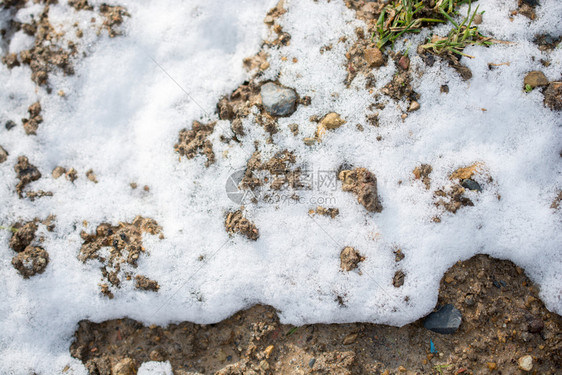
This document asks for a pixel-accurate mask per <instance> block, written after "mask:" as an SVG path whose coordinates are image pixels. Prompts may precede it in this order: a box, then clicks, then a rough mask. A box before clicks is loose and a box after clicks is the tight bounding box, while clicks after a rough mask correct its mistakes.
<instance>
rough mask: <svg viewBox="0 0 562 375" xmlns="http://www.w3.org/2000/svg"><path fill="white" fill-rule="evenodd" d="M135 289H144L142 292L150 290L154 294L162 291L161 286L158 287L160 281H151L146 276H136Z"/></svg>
mask: <svg viewBox="0 0 562 375" xmlns="http://www.w3.org/2000/svg"><path fill="white" fill-rule="evenodd" d="M135 281H136V284H135V288H137V289H142V290H150V291H152V292H157V291H158V289H160V285H158V281H155V280H151V279H149V278H148V277H146V276H143V275H137V276H135Z"/></svg>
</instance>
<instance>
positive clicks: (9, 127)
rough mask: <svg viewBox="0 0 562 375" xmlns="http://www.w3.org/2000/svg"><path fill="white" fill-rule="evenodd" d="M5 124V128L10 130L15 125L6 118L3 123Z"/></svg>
mask: <svg viewBox="0 0 562 375" xmlns="http://www.w3.org/2000/svg"><path fill="white" fill-rule="evenodd" d="M5 126H6V129H7V130H12V129H13V128H15V127H16V123H15V122H13V121H12V120H8V121H6V125H5Z"/></svg>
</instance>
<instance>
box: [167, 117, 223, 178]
mask: <svg viewBox="0 0 562 375" xmlns="http://www.w3.org/2000/svg"><path fill="white" fill-rule="evenodd" d="M214 128H215V123H214V122H212V123H210V124H207V125H204V124H201V123H200V122H198V121H193V126H192V127H191V130H187V129H183V130H182V131H180V135H179V140H178V143H176V145H175V146H174V150H175V151H176V152H177V153H178V154H180V155H181V156H185V157H187V158H188V159H193V158H195V157H196V156H197V155H205V157H206V158H207V161H206V162H205V166H206V167H208V166H210V165H211V164H213V163H214V162H215V152H214V151H213V143H212V142H211V141H210V140H208V139H207V138H208V137H209V136H210V135H211V134H213V130H214Z"/></svg>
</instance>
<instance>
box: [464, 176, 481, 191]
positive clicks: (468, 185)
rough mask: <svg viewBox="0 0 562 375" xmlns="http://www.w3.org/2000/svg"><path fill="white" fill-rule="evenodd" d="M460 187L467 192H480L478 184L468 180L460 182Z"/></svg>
mask: <svg viewBox="0 0 562 375" xmlns="http://www.w3.org/2000/svg"><path fill="white" fill-rule="evenodd" d="M461 186H462V187H463V188H465V189H468V190H475V191H482V187H481V186H480V184H479V183H478V182H476V181H474V180H472V179H470V178H467V179H465V180H462V183H461Z"/></svg>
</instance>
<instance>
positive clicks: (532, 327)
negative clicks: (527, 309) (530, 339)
mask: <svg viewBox="0 0 562 375" xmlns="http://www.w3.org/2000/svg"><path fill="white" fill-rule="evenodd" d="M543 328H544V322H543V321H542V319H541V318H537V317H533V318H532V319H531V320H529V322H528V323H527V331H529V332H531V333H539V332H540V331H542V329H543Z"/></svg>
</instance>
